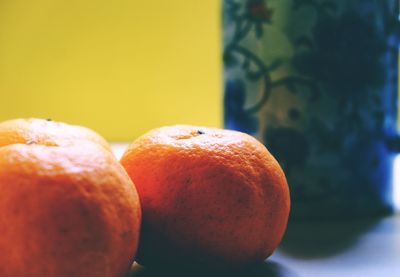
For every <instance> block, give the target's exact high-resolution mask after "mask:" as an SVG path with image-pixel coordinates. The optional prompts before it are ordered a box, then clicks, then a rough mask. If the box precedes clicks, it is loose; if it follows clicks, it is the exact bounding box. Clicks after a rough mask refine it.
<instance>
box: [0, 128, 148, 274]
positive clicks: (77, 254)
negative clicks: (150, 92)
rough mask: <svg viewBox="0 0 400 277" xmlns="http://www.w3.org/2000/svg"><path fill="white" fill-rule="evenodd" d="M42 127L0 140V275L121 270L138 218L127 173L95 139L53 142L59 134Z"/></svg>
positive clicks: (128, 261) (133, 245) (129, 256)
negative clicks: (6, 143)
mask: <svg viewBox="0 0 400 277" xmlns="http://www.w3.org/2000/svg"><path fill="white" fill-rule="evenodd" d="M3 126H4V125H3ZM62 126H63V125H62ZM65 128H67V129H68V128H69V127H65ZM3 130H4V129H3ZM44 130H45V131H44V133H41V131H40V129H35V132H34V133H32V134H30V133H29V132H28V131H27V130H26V129H25V130H23V132H22V134H23V135H21V138H23V139H25V140H26V139H28V138H29V139H32V138H34V139H37V140H36V141H35V143H27V142H26V141H24V140H22V141H21V142H23V143H24V142H25V144H23V143H9V144H8V145H4V146H0V211H1V212H0V234H1V236H0V249H1V251H0V276H2V277H15V276H32V277H39V276H40V277H43V276H46V277H53V276H54V277H55V276H57V277H59V276H61V277H64V276H65V277H67V276H68V277H70V276H78V277H80V276H82V277H86V276H96V277H97V276H98V277H102V276H104V277H110V276H126V274H127V272H128V271H129V269H130V266H131V265H132V262H133V259H134V256H135V254H136V250H137V245H138V240H139V229H140V222H141V210H140V203H139V199H138V195H137V192H136V189H135V187H134V185H133V184H132V181H131V180H130V178H129V176H128V175H127V174H126V172H125V170H124V168H123V167H122V166H121V165H120V163H119V162H118V161H117V160H116V159H115V157H114V156H113V155H112V154H111V152H109V151H107V150H106V149H105V147H104V146H102V145H101V144H99V143H93V142H92V141H90V140H78V141H76V143H74V144H72V143H71V144H70V145H69V144H68V143H66V144H65V146H54V144H56V145H59V144H60V145H64V142H65V141H64V140H63V139H60V140H59V137H57V136H55V139H54V137H47V135H48V134H49V132H48V129H46V127H45V128H44ZM77 130H78V131H79V130H81V129H77ZM71 132H72V131H71ZM89 133H90V132H89ZM5 134H10V133H6V132H0V141H2V143H3V144H5V143H4V141H7V140H8V142H10V141H18V142H20V138H18V139H16V138H11V139H10V138H9V137H5ZM17 134H18V135H20V133H17ZM71 134H72V133H71ZM81 134H82V133H80V134H79V132H78V134H77V136H81ZM42 138H44V141H45V143H43V144H44V145H39V144H36V143H41V142H42V141H41V139H42ZM47 142H49V143H47ZM78 142H79V143H78ZM49 145H50V146H49Z"/></svg>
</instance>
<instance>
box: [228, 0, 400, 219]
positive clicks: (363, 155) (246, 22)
mask: <svg viewBox="0 0 400 277" xmlns="http://www.w3.org/2000/svg"><path fill="white" fill-rule="evenodd" d="M398 9H399V6H398V1H397V0H388V1H379V0H336V1H333V0H279V1H278V0H224V1H223V36H224V50H223V61H224V83H225V90H224V122H225V127H226V128H228V129H235V130H240V131H243V132H247V133H249V134H252V135H254V136H256V137H257V138H259V139H260V140H261V141H263V142H264V144H265V145H266V146H267V147H268V149H269V150H270V151H271V153H272V154H273V155H274V156H275V157H276V158H277V160H278V161H279V162H280V164H281V165H282V167H283V169H284V171H285V173H286V175H287V179H288V183H289V186H290V189H291V195H292V218H298V219H303V218H307V219H320V218H341V217H356V216H357V217H358V216H370V215H379V214H384V213H388V212H390V211H391V210H392V201H391V199H392V198H391V191H392V184H391V181H392V164H393V158H394V153H395V151H394V148H395V147H396V146H397V147H398V139H397V74H398V70H397V68H398V65H397V63H398V36H399V26H398Z"/></svg>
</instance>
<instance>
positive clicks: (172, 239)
mask: <svg viewBox="0 0 400 277" xmlns="http://www.w3.org/2000/svg"><path fill="white" fill-rule="evenodd" d="M121 163H122V165H123V166H124V167H125V169H126V170H127V172H128V174H129V176H130V177H131V178H132V180H133V182H134V183H135V185H136V187H137V190H138V193H139V196H140V199H141V204H142V212H143V218H142V231H141V238H140V243H139V252H138V259H137V261H138V262H139V263H140V264H143V265H145V266H157V265H177V264H180V265H182V264H185V265H188V266H199V267H202V266H205V267H211V268H220V269H228V268H237V267H244V266H247V265H250V264H253V263H257V262H260V261H263V260H264V259H266V258H267V257H268V256H269V255H271V254H272V252H273V251H274V250H275V249H276V248H277V246H278V244H279V243H280V241H281V239H282V236H283V234H284V231H285V229H286V225H287V221H288V216H289V210H290V197H289V189H288V185H287V182H286V178H285V175H284V173H283V171H282V169H281V167H280V166H279V164H278V162H277V161H276V160H275V159H274V157H273V156H272V155H271V154H270V153H269V152H268V150H267V149H266V148H265V146H264V145H262V144H261V143H260V142H258V141H257V140H256V139H255V138H253V137H251V136H249V135H246V134H243V133H240V132H236V131H228V130H222V129H215V128H206V127H195V126H185V125H182V126H170V127H163V128H159V129H155V130H153V131H151V132H149V133H147V134H145V135H144V136H142V137H140V138H138V139H137V140H136V141H134V142H133V143H132V144H131V145H130V146H129V148H128V149H127V151H126V152H125V154H124V155H123V157H122V159H121Z"/></svg>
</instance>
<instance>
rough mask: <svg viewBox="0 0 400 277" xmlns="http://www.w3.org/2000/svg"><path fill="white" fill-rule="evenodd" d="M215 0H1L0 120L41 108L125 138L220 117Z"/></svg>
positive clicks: (47, 114)
mask: <svg viewBox="0 0 400 277" xmlns="http://www.w3.org/2000/svg"><path fill="white" fill-rule="evenodd" d="M220 40H221V39H220V2H219V1H215V0H204V1H185V0H174V1H164V0H153V1H138V0H135V1H128V0H117V1H104V0H96V1H95V0H86V1H78V0H68V1H65V0H62V1H51V0H38V1H22V0H15V1H1V2H0V41H1V43H0V95H1V99H2V100H1V101H0V121H2V120H6V119H10V118H17V117H42V118H52V119H54V120H58V121H66V122H68V123H73V124H80V125H84V126H87V127H90V128H92V129H94V130H96V131H98V132H99V133H101V134H102V135H103V136H105V137H106V138H107V139H108V140H111V141H130V140H132V139H133V138H135V137H137V136H138V135H140V134H142V133H143V132H146V131H147V130H149V129H151V128H154V127H158V126H161V125H167V124H181V123H182V124H183V123H186V124H199V125H210V126H221V125H222V101H221V99H222V93H221V87H222V78H221V76H222V73H221V71H222V65H221V64H220V60H221V58H220V56H221V48H220V47H221V46H220V44H221V43H220Z"/></svg>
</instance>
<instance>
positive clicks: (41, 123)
mask: <svg viewBox="0 0 400 277" xmlns="http://www.w3.org/2000/svg"><path fill="white" fill-rule="evenodd" d="M81 141H92V142H95V143H98V144H100V145H101V146H102V147H104V148H105V149H106V150H108V151H110V152H111V146H110V145H109V143H108V142H107V141H106V140H105V139H104V138H103V137H101V136H100V135H99V134H97V133H96V132H94V131H93V130H91V129H88V128H85V127H82V126H76V125H69V124H65V123H62V122H55V121H52V120H50V119H49V120H44V119H37V118H29V119H13V120H7V121H3V122H0V146H3V145H9V144H16V143H23V144H40V145H48V146H68V145H73V144H77V143H80V142H81Z"/></svg>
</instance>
